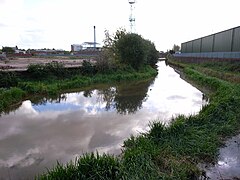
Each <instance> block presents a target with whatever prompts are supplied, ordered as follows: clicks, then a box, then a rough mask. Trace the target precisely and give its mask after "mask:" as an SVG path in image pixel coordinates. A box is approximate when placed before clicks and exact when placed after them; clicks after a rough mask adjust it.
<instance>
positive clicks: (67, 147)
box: [0, 62, 203, 179]
mask: <svg viewBox="0 0 240 180" xmlns="http://www.w3.org/2000/svg"><path fill="white" fill-rule="evenodd" d="M202 103H203V100H202V93H201V92H200V91H198V90H197V89H195V88H194V87H193V86H191V85H190V84H188V83H187V82H185V81H183V80H182V79H181V78H180V77H179V75H178V74H177V73H176V72H174V70H173V69H172V68H170V67H167V66H166V65H165V64H164V62H160V63H159V74H158V76H157V77H156V78H155V80H154V79H151V80H148V81H139V82H132V83H123V84H117V85H114V86H101V87H99V88H97V89H96V88H94V89H88V90H85V91H82V92H78V93H66V94H62V95H60V96H57V97H52V98H50V99H49V98H43V99H38V98H36V99H34V100H31V101H30V100H27V101H24V102H23V103H22V105H21V106H20V107H19V108H18V109H17V110H16V111H14V112H10V113H9V114H8V115H3V116H2V117H0V147H1V148H0V179H1V178H6V179H7V178H9V179H10V178H11V179H16V178H18V179H19V177H23V179H26V178H28V177H30V178H32V177H33V176H34V175H35V174H37V173H39V172H42V171H43V170H45V168H46V167H51V166H52V165H53V164H55V163H56V160H58V161H60V162H63V163H65V162H67V161H69V160H71V159H74V157H76V155H77V154H82V153H83V152H91V151H96V150H98V151H99V152H100V153H102V152H107V153H113V154H119V153H120V148H121V145H122V143H123V141H124V139H126V138H128V137H129V136H130V134H134V135H135V134H137V133H139V132H143V131H146V130H148V124H149V121H152V120H159V121H163V122H165V123H168V122H169V119H170V118H171V117H172V116H176V115H177V114H185V115H188V114H192V113H197V112H198V111H199V110H200V109H201V107H202Z"/></svg>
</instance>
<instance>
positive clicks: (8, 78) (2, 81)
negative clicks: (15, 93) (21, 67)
mask: <svg viewBox="0 0 240 180" xmlns="http://www.w3.org/2000/svg"><path fill="white" fill-rule="evenodd" d="M17 83H18V78H17V76H16V74H15V73H14V72H0V87H5V88H9V87H12V86H16V85H17Z"/></svg>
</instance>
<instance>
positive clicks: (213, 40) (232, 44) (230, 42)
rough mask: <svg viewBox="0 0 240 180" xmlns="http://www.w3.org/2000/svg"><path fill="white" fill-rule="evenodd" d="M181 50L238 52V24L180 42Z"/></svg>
mask: <svg viewBox="0 0 240 180" xmlns="http://www.w3.org/2000/svg"><path fill="white" fill-rule="evenodd" d="M181 52H182V53H207V52H240V26H238V27H235V28H232V29H229V30H226V31H222V32H218V33H215V34H212V35H209V36H205V37H202V38H198V39H195V40H192V41H188V42H185V43H182V44H181Z"/></svg>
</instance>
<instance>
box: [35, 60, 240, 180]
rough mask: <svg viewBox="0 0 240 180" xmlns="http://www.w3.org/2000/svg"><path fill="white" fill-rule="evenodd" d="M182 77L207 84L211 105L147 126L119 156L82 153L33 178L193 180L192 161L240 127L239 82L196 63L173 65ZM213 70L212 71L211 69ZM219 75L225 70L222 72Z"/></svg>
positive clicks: (210, 153) (209, 158)
mask: <svg viewBox="0 0 240 180" xmlns="http://www.w3.org/2000/svg"><path fill="white" fill-rule="evenodd" d="M170 63H171V64H172V65H173V64H174V65H177V66H178V67H180V68H181V71H182V72H183V73H184V76H185V78H187V79H188V80H190V81H193V82H194V83H195V84H197V85H198V86H202V87H207V88H208V89H209V90H210V91H211V94H209V96H210V104H209V105H207V106H205V107H203V108H202V110H201V111H200V113H199V114H198V115H194V116H190V117H185V116H179V117H177V118H175V119H172V123H171V125H170V126H165V125H164V124H162V123H160V122H153V123H151V124H150V131H149V132H147V133H145V134H140V135H139V136H137V137H134V136H132V137H130V138H129V139H128V140H126V141H125V142H124V147H123V152H122V154H121V157H119V158H116V157H113V156H110V155H103V156H99V155H93V154H87V155H84V156H81V157H80V158H79V159H78V160H76V161H75V162H70V163H69V164H67V165H61V164H58V165H57V166H56V167H55V168H53V169H51V170H49V171H48V172H47V173H46V174H43V175H41V176H39V177H37V178H38V179H195V178H198V177H200V176H204V175H205V174H204V172H202V171H201V170H200V169H199V168H198V166H197V164H198V163H200V162H214V161H215V160H216V158H217V154H218V148H219V147H220V146H221V145H222V144H223V143H224V139H225V138H226V137H228V136H232V135H234V134H236V133H237V132H239V129H240V85H239V84H236V83H231V82H228V81H225V80H224V78H223V79H220V78H219V77H216V76H209V75H205V74H203V73H202V72H201V70H200V69H201V67H200V66H199V65H196V64H195V65H194V66H193V65H192V64H191V65H189V64H184V63H181V64H178V63H177V62H174V61H171V62H170ZM213 70H214V69H213ZM223 73H224V71H223Z"/></svg>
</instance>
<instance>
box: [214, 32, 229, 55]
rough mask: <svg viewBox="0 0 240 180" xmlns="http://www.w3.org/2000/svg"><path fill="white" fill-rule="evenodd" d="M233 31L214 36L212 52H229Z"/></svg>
mask: <svg viewBox="0 0 240 180" xmlns="http://www.w3.org/2000/svg"><path fill="white" fill-rule="evenodd" d="M232 35H233V29H230V30H228V31H223V32H220V33H217V34H215V37H214V49H213V52H231V46H232Z"/></svg>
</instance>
